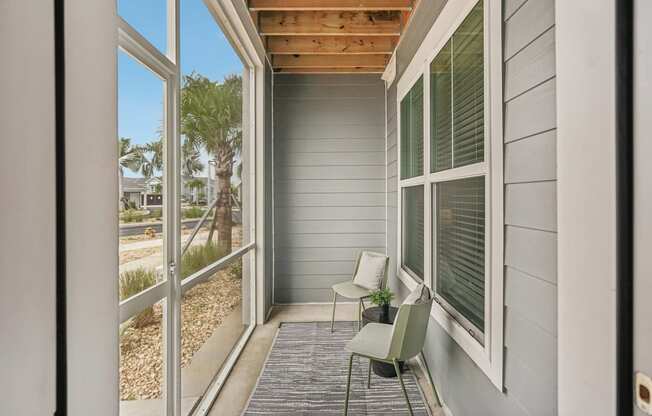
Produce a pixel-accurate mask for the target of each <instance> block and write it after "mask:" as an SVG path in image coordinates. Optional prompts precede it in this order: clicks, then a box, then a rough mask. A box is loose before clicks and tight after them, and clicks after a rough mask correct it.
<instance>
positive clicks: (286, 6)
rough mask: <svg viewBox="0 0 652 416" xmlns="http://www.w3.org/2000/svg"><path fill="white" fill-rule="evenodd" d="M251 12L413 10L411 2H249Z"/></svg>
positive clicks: (324, 0) (320, 0) (312, 0)
mask: <svg viewBox="0 0 652 416" xmlns="http://www.w3.org/2000/svg"><path fill="white" fill-rule="evenodd" d="M249 10H257V11H273V10H277V11H292V10H304V11H315V10H342V11H372V10H407V11H409V10H412V1H411V0H249Z"/></svg>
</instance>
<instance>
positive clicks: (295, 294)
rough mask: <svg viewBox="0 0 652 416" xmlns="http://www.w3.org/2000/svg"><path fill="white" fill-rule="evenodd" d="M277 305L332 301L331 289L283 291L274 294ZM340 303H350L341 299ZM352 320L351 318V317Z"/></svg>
mask: <svg viewBox="0 0 652 416" xmlns="http://www.w3.org/2000/svg"><path fill="white" fill-rule="evenodd" d="M275 296H276V303H277V304H290V303H323V302H327V301H328V302H332V301H333V291H332V290H331V289H323V288H322V289H320V288H309V289H283V290H279V291H278V292H275ZM339 301H340V303H342V302H351V301H350V300H348V299H344V298H342V297H340V298H339ZM351 320H353V317H351Z"/></svg>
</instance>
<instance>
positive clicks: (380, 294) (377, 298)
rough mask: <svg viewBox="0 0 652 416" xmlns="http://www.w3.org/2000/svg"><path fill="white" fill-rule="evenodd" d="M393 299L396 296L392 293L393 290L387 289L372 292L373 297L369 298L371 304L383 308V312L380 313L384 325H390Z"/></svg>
mask: <svg viewBox="0 0 652 416" xmlns="http://www.w3.org/2000/svg"><path fill="white" fill-rule="evenodd" d="M393 297H394V294H393V293H392V291H391V290H389V289H387V288H385V289H378V290H376V291H374V292H372V293H371V295H370V296H369V299H370V300H371V303H373V304H374V305H378V306H379V307H380V308H381V312H380V322H381V323H384V324H388V323H389V304H390V303H391V301H392V298H393Z"/></svg>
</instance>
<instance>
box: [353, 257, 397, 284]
mask: <svg viewBox="0 0 652 416" xmlns="http://www.w3.org/2000/svg"><path fill="white" fill-rule="evenodd" d="M365 252H366V253H369V254H374V255H376V256H384V257H385V270H383V280H382V282H380V288H381V289H384V288H385V286H386V285H387V271H388V270H389V257H387V256H386V255H385V254H383V253H376V252H375V251H365V250H362V251H361V252H359V253H358V257H357V258H356V259H355V267H354V268H353V275H352V276H351V280H353V279H355V275H356V274H358V268H359V267H360V259H362V254H363V253H365Z"/></svg>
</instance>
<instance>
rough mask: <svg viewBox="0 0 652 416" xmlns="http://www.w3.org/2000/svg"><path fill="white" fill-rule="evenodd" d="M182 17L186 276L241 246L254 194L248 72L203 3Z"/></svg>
mask: <svg viewBox="0 0 652 416" xmlns="http://www.w3.org/2000/svg"><path fill="white" fill-rule="evenodd" d="M180 13H181V14H180V21H181V23H180V25H181V28H180V31H181V33H180V44H181V48H180V53H181V57H180V61H181V62H180V64H181V73H182V88H181V110H180V111H181V142H182V144H181V188H182V189H181V210H182V223H181V234H182V235H181V241H182V258H181V276H182V278H184V279H185V278H187V277H189V276H191V275H192V274H193V273H196V272H197V271H199V270H201V269H203V268H204V267H206V266H209V265H211V264H212V263H215V262H216V261H218V260H219V259H221V258H222V257H224V256H225V255H227V254H229V253H231V252H233V251H235V250H237V249H238V248H240V247H241V246H242V243H243V238H244V237H248V236H249V233H248V232H243V215H242V208H243V204H244V203H245V201H243V194H246V190H244V189H248V188H247V185H248V183H244V182H246V178H245V176H246V175H244V174H243V172H245V170H244V165H245V161H244V155H245V153H246V150H245V149H243V143H244V142H245V141H244V140H243V134H244V132H243V94H242V91H243V76H242V75H243V69H244V68H243V65H242V62H241V61H240V59H239V57H238V55H237V54H236V53H235V51H234V50H233V48H232V47H231V45H230V43H229V42H228V40H227V39H226V37H225V36H224V34H223V33H222V31H221V30H220V28H219V26H218V25H217V22H216V21H215V19H214V18H213V16H212V14H211V13H210V11H209V10H208V9H207V7H206V5H205V3H204V1H202V0H184V1H182V2H181V11H180ZM202 219H203V220H202ZM247 221H248V218H247ZM247 226H248V222H247Z"/></svg>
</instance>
